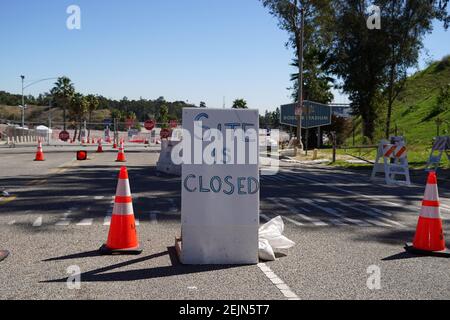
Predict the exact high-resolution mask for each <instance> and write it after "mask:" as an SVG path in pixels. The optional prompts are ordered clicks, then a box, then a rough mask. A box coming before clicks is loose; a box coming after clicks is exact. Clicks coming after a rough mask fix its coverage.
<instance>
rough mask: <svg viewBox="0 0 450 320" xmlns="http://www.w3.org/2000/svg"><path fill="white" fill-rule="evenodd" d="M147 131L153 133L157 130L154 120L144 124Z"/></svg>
mask: <svg viewBox="0 0 450 320" xmlns="http://www.w3.org/2000/svg"><path fill="white" fill-rule="evenodd" d="M144 127H145V129H147V130H149V131H152V130H153V129H154V128H155V121H153V120H147V121H145V123H144Z"/></svg>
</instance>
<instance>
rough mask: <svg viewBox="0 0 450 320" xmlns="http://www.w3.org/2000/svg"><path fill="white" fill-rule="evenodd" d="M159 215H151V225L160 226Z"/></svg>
mask: <svg viewBox="0 0 450 320" xmlns="http://www.w3.org/2000/svg"><path fill="white" fill-rule="evenodd" d="M157 217H158V216H157V215H156V214H155V213H150V223H151V224H158V219H157Z"/></svg>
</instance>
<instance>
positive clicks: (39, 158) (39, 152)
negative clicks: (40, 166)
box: [34, 139, 45, 161]
mask: <svg viewBox="0 0 450 320" xmlns="http://www.w3.org/2000/svg"><path fill="white" fill-rule="evenodd" d="M34 161H45V159H44V152H43V151H42V142H41V139H39V140H38V147H37V152H36V157H35V158H34Z"/></svg>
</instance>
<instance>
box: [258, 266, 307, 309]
mask: <svg viewBox="0 0 450 320" xmlns="http://www.w3.org/2000/svg"><path fill="white" fill-rule="evenodd" d="M258 268H259V269H260V270H261V271H262V272H263V273H264V275H265V276H266V277H267V278H268V279H269V280H270V281H271V282H272V283H273V284H274V285H275V286H276V287H277V289H278V290H280V292H281V293H282V294H283V296H284V297H285V298H287V299H288V300H299V297H298V296H297V295H296V294H295V292H294V291H292V290H291V288H289V286H288V285H287V284H286V283H284V281H283V280H281V278H279V277H278V276H277V275H276V274H275V273H274V272H273V271H272V270H271V269H270V268H269V267H268V266H267V265H266V264H265V263H258Z"/></svg>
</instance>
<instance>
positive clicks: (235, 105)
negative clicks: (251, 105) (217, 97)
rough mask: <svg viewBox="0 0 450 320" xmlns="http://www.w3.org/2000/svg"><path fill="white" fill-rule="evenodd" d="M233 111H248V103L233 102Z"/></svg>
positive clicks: (241, 100) (237, 100) (242, 100)
mask: <svg viewBox="0 0 450 320" xmlns="http://www.w3.org/2000/svg"><path fill="white" fill-rule="evenodd" d="M232 108H233V109H248V107H247V101H245V100H244V99H236V100H234V101H233V106H232Z"/></svg>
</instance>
